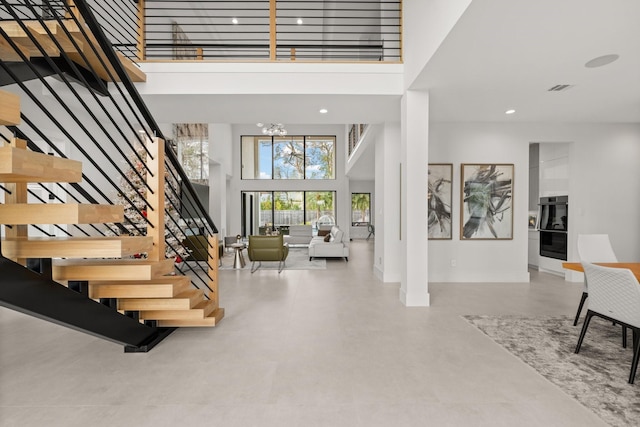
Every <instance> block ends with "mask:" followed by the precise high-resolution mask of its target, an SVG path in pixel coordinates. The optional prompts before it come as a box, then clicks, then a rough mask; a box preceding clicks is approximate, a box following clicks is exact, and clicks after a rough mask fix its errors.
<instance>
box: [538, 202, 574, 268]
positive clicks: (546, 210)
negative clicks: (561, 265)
mask: <svg viewBox="0 0 640 427" xmlns="http://www.w3.org/2000/svg"><path fill="white" fill-rule="evenodd" d="M538 229H539V230H540V255H541V256H544V257H548V258H555V259H560V260H563V261H566V260H567V232H568V231H569V197H568V196H555V197H541V198H540V210H539V212H538Z"/></svg>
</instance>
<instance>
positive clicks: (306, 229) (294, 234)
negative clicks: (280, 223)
mask: <svg viewBox="0 0 640 427" xmlns="http://www.w3.org/2000/svg"><path fill="white" fill-rule="evenodd" d="M312 238H313V230H312V229H311V226H310V225H290V226H289V234H288V235H285V236H284V242H285V243H287V244H289V245H308V244H309V243H310V242H311V239H312Z"/></svg>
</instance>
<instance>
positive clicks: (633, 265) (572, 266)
mask: <svg viewBox="0 0 640 427" xmlns="http://www.w3.org/2000/svg"><path fill="white" fill-rule="evenodd" d="M594 264H596V265H601V266H603V267H613V268H628V269H629V270H631V272H632V273H633V275H634V276H636V279H638V280H639V281H640V262H594ZM562 267H563V268H566V269H567V270H573V271H581V272H584V270H583V268H582V264H580V263H579V262H563V263H562Z"/></svg>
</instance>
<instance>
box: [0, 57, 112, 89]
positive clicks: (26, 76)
mask: <svg viewBox="0 0 640 427" xmlns="http://www.w3.org/2000/svg"><path fill="white" fill-rule="evenodd" d="M51 60H52V61H53V62H54V63H55V64H56V65H57V66H58V68H59V69H60V71H62V72H63V73H64V75H65V76H66V77H67V79H69V80H71V81H73V82H75V83H77V84H79V85H81V86H86V85H85V84H84V83H83V81H82V79H81V78H80V77H79V76H78V75H77V74H76V73H75V71H74V70H73V68H72V67H71V66H70V65H69V63H68V62H67V61H65V60H64V59H63V58H51ZM29 62H30V63H31V66H32V67H33V68H35V70H37V73H39V74H40V76H41V77H49V76H52V77H54V78H56V79H58V80H62V79H61V77H60V76H59V75H58V74H57V73H56V71H55V70H54V69H53V67H51V65H50V64H49V63H48V62H47V61H46V59H44V58H38V57H34V58H31V60H30V61H29ZM5 64H6V66H7V67H8V68H10V69H11V70H12V71H13V73H14V74H15V75H16V76H19V79H20V81H22V82H26V81H29V80H36V79H39V78H40V77H39V76H38V74H36V71H34V70H33V69H32V68H31V67H30V66H29V65H28V64H27V63H26V62H5ZM76 70H78V72H79V73H82V75H83V76H84V80H85V81H86V82H87V85H88V89H90V90H93V91H94V92H95V93H97V94H98V95H101V96H107V95H108V92H107V91H108V89H107V86H108V85H107V82H106V81H104V80H101V79H99V78H97V77H96V76H94V75H93V73H91V72H90V71H89V70H87V69H86V68H84V67H82V66H81V65H79V64H76ZM15 83H16V81H15V80H14V78H13V77H12V76H11V75H9V73H7V72H6V71H5V70H4V69H2V68H0V86H8V85H12V84H15Z"/></svg>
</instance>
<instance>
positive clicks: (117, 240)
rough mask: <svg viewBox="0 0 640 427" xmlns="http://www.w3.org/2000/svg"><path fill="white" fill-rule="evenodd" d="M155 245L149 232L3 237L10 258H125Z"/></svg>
mask: <svg viewBox="0 0 640 427" xmlns="http://www.w3.org/2000/svg"><path fill="white" fill-rule="evenodd" d="M152 246H153V238H151V237H147V236H95V237H85V236H81V237H29V238H23V237H20V238H7V239H3V241H2V253H3V254H4V256H6V257H7V258H121V257H125V256H129V255H133V254H138V253H141V252H147V251H149V250H150V249H151V247H152Z"/></svg>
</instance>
